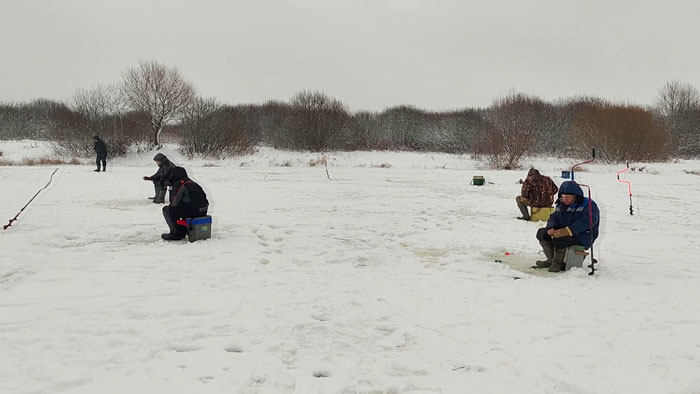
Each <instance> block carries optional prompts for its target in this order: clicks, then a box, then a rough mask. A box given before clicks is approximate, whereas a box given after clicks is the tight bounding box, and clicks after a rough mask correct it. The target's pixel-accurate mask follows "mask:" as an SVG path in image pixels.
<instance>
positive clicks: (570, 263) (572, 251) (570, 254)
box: [564, 245, 588, 271]
mask: <svg viewBox="0 0 700 394" xmlns="http://www.w3.org/2000/svg"><path fill="white" fill-rule="evenodd" d="M586 256H588V252H586V248H584V247H583V246H582V245H571V246H569V247H568V248H566V254H565V255H564V264H565V265H566V268H565V270H566V271H568V270H569V269H571V268H573V267H578V268H581V267H582V266H583V260H585V259H586Z"/></svg>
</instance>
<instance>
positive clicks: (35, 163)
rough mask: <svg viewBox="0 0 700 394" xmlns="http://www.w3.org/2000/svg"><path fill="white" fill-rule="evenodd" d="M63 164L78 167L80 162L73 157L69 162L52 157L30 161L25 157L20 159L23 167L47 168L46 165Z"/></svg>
mask: <svg viewBox="0 0 700 394" xmlns="http://www.w3.org/2000/svg"><path fill="white" fill-rule="evenodd" d="M63 164H72V165H78V164H81V163H80V160H78V159H77V158H75V157H73V158H71V159H70V160H64V159H61V158H54V157H42V158H38V159H31V158H27V157H25V158H24V159H22V165H23V166H47V165H52V166H55V165H63Z"/></svg>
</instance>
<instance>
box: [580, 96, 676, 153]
mask: <svg viewBox="0 0 700 394" xmlns="http://www.w3.org/2000/svg"><path fill="white" fill-rule="evenodd" d="M568 139H569V140H570V141H571V142H572V145H571V153H572V154H573V155H574V156H576V157H582V158H589V157H590V152H591V150H592V148H596V159H597V160H598V161H600V162H603V163H623V162H631V161H638V162H639V161H643V162H649V161H665V160H668V158H669V150H668V147H669V141H670V135H669V133H668V130H667V129H666V128H665V127H664V125H663V124H662V123H661V122H660V121H658V120H657V119H656V118H655V117H654V116H653V114H652V113H651V111H649V110H647V109H645V108H642V107H640V106H635V105H627V104H612V103H608V102H605V101H602V100H599V101H595V102H591V101H587V102H581V103H578V104H577V105H576V110H575V114H574V118H573V123H572V126H571V129H570V130H569V136H568Z"/></svg>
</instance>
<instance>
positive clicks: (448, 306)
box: [0, 142, 700, 394]
mask: <svg viewBox="0 0 700 394" xmlns="http://www.w3.org/2000/svg"><path fill="white" fill-rule="evenodd" d="M18 144H20V143H9V142H1V143H0V151H3V152H4V155H3V159H5V160H21V159H22V157H23V156H22V155H25V154H28V153H27V150H25V149H24V148H23V147H22V146H21V145H18ZM36 152H44V150H42V149H41V148H40V147H37V150H36ZM165 153H166V154H167V155H168V156H169V157H171V158H172V159H173V161H175V162H176V163H177V164H181V165H184V166H185V167H186V168H187V170H188V172H189V173H190V175H191V177H192V178H194V179H195V180H196V181H198V182H199V183H200V184H201V185H203V187H204V188H205V190H206V191H207V193H208V196H209V200H210V202H211V206H210V214H211V215H212V216H213V217H214V224H213V237H212V238H211V239H209V240H206V241H200V242H196V243H191V244H190V243H187V242H186V241H182V242H166V241H162V240H161V239H160V234H161V233H162V232H165V231H166V230H167V226H166V225H165V223H164V221H163V218H162V214H161V205H156V204H153V203H151V202H150V201H149V200H147V199H146V197H147V196H149V195H152V193H153V189H152V187H151V183H150V182H144V181H142V180H141V179H140V178H141V176H143V175H150V174H152V173H154V172H155V165H154V163H153V162H152V161H151V157H152V154H148V155H141V156H132V157H129V158H125V159H119V160H115V161H114V162H111V161H110V162H109V163H108V172H107V173H94V172H92V169H93V165H92V164H89V165H88V164H86V165H77V166H69V165H65V166H59V168H60V169H59V171H58V172H57V173H56V175H55V177H54V179H53V182H52V183H51V185H50V186H49V187H48V189H47V190H46V191H44V192H42V193H41V194H39V196H38V197H37V199H36V200H35V201H34V202H33V203H32V204H31V205H30V206H29V207H28V208H27V209H26V210H25V211H24V212H23V213H22V214H21V215H20V217H19V220H18V221H17V222H15V223H14V224H13V225H12V227H10V228H9V229H8V230H6V231H3V232H2V234H0V236H1V238H0V244H1V245H2V251H1V255H0V392H1V393H3V394H4V393H120V394H121V393H304V394H306V393H611V394H612V393H615V394H618V393H650V394H659V393H674V394H676V393H678V394H680V393H700V291H699V290H698V286H699V283H700V264H699V262H698V260H699V259H698V257H697V256H698V248H699V247H700V244H699V242H700V226H698V224H697V218H696V216H697V215H696V214H697V211H698V208H700V203H699V202H698V196H700V176H698V175H694V174H689V173H686V172H685V171H698V170H700V162H697V161H683V162H679V163H668V164H646V165H644V164H642V166H644V167H645V168H644V170H643V171H641V172H640V171H634V172H626V173H625V174H623V177H624V178H625V179H628V180H630V181H632V187H633V192H634V196H633V199H634V200H633V203H634V208H635V215H634V216H630V215H629V212H628V205H629V199H628V195H627V188H626V186H625V185H623V184H620V183H618V182H617V180H616V177H615V173H616V172H617V171H618V170H620V169H622V168H620V167H619V166H618V167H616V166H604V165H587V166H586V169H587V172H580V173H577V180H579V181H580V182H582V183H586V184H589V185H591V186H592V191H593V198H594V200H596V201H597V202H598V204H599V206H600V208H601V216H602V224H601V233H602V235H601V237H600V238H599V239H598V242H597V243H596V244H595V246H594V253H595V255H596V257H597V258H598V259H599V269H600V271H598V272H597V274H596V276H594V277H591V276H588V270H587V269H585V270H581V269H574V270H571V271H568V272H566V273H563V274H556V275H554V274H551V275H535V274H534V273H532V272H529V271H528V270H527V269H525V270H523V271H518V270H515V269H513V268H512V267H511V265H510V264H509V262H510V260H511V259H512V260H517V261H519V262H531V261H534V260H535V259H537V258H541V255H539V254H538V251H539V245H538V243H537V241H536V239H535V232H536V230H537V228H539V227H540V226H541V223H529V222H522V221H519V220H516V219H515V217H516V216H518V215H519V212H518V210H517V208H516V206H515V202H514V197H515V196H516V195H517V194H518V193H519V189H520V185H519V184H517V183H516V182H517V181H518V179H520V178H524V177H525V175H526V172H527V170H519V171H493V170H484V169H480V168H479V166H478V164H477V163H475V162H473V161H471V160H470V159H469V158H467V157H460V156H452V155H444V154H414V153H383V152H359V153H358V152H355V153H331V154H329V155H328V163H329V166H328V170H329V173H330V176H331V180H329V179H328V178H327V177H326V171H325V168H324V167H323V166H322V165H321V166H309V161H311V160H317V159H319V155H316V154H309V153H294V152H279V151H272V150H261V151H260V152H258V153H256V154H255V155H252V156H246V157H241V158H236V159H230V160H225V161H210V160H192V161H185V160H184V159H183V158H182V157H181V156H180V155H178V154H176V153H174V151H172V150H168V149H166V150H165ZM42 154H43V153H42ZM534 164H535V165H536V166H537V167H538V168H539V169H540V170H541V171H542V173H543V174H545V175H550V176H556V175H558V174H560V171H561V170H562V169H566V168H567V167H568V166H570V165H571V162H570V161H568V160H562V161H559V160H556V159H542V160H537V161H536V162H535V163H534ZM382 165H384V168H382V167H381V166H382ZM54 168H55V167H41V166H38V167H22V166H5V167H0V182H1V184H2V191H3V192H2V193H0V219H2V220H9V219H10V218H12V217H13V216H14V215H15V214H16V213H17V211H18V210H19V209H20V208H21V207H22V206H23V205H24V204H25V203H26V201H27V200H28V199H29V198H30V197H31V196H32V195H34V193H36V191H37V190H39V189H40V188H41V187H42V186H44V185H45V184H46V182H47V181H48V177H49V175H50V173H51V172H52V171H53V169H54ZM474 175H483V176H485V177H486V180H487V182H488V183H487V184H486V185H485V186H482V187H478V186H470V185H469V181H470V180H471V177H472V176H474ZM554 180H555V181H556V182H557V183H561V181H562V179H561V178H558V177H555V178H554ZM4 223H6V222H3V224H4ZM506 252H508V253H512V254H513V255H508V256H507V255H505V253H506ZM495 260H503V261H504V263H497V262H495ZM587 263H588V261H587V262H586V264H587ZM514 278H520V279H518V280H515V279H514Z"/></svg>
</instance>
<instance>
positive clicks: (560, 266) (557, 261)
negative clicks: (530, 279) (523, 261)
mask: <svg viewBox="0 0 700 394" xmlns="http://www.w3.org/2000/svg"><path fill="white" fill-rule="evenodd" d="M564 256H566V248H563V249H561V248H554V257H553V258H552V265H551V266H550V267H549V270H548V271H549V272H561V271H564V270H565V269H566V266H565V265H564Z"/></svg>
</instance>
